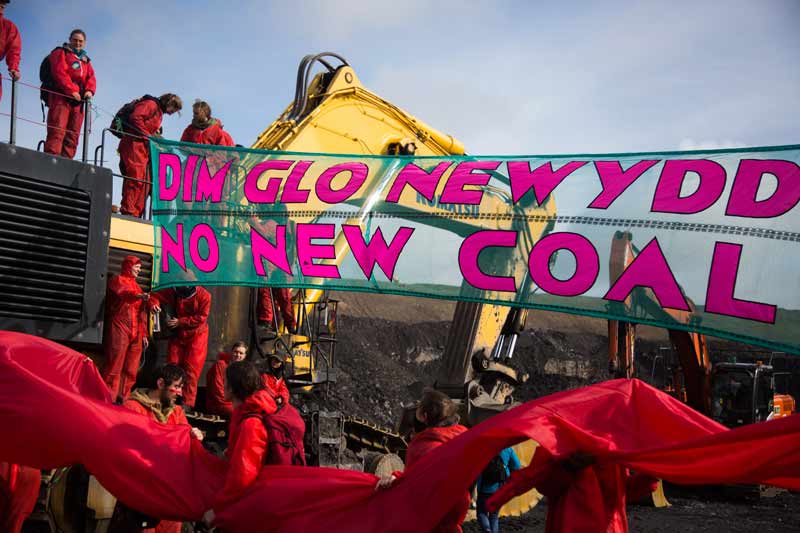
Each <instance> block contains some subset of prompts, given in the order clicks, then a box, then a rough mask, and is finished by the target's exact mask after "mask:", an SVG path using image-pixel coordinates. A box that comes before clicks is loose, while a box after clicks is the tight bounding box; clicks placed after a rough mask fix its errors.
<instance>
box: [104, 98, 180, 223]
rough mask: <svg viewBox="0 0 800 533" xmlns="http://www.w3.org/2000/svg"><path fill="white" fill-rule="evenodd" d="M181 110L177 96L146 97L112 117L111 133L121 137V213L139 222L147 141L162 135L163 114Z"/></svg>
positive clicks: (147, 190) (144, 194) (147, 185)
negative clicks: (122, 179) (122, 178)
mask: <svg viewBox="0 0 800 533" xmlns="http://www.w3.org/2000/svg"><path fill="white" fill-rule="evenodd" d="M182 107H183V102H182V101H181V99H180V97H179V96H178V95H176V94H172V93H166V94H162V95H161V96H159V97H158V98H156V97H154V96H150V95H149V94H146V95H144V96H143V97H141V98H139V99H137V100H134V101H133V102H129V103H127V104H125V105H124V106H122V108H121V109H120V110H119V111H118V112H117V114H116V115H115V116H114V119H113V120H112V123H111V128H110V129H111V132H112V133H113V134H114V135H116V136H118V137H120V141H119V149H118V151H119V170H120V172H121V173H122V175H123V176H125V177H126V178H133V179H125V180H124V182H123V184H122V203H121V205H120V213H122V214H123V215H131V216H134V217H137V218H141V217H142V215H144V204H145V201H146V200H147V196H148V195H149V194H150V178H149V165H148V161H149V159H150V147H149V146H148V138H149V137H151V136H160V135H161V133H160V132H161V121H162V119H163V117H164V114H167V115H172V114H173V113H177V112H178V111H180V110H181V108H182Z"/></svg>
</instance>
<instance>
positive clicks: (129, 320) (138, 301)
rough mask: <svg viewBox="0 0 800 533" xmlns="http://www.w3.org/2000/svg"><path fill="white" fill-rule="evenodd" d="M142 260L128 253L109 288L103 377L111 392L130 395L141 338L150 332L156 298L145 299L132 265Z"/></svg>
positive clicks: (116, 395) (113, 395)
mask: <svg viewBox="0 0 800 533" xmlns="http://www.w3.org/2000/svg"><path fill="white" fill-rule="evenodd" d="M140 263H141V260H140V259H139V258H138V257H136V256H134V255H129V256H127V257H126V258H125V260H124V261H123V262H122V273H120V274H119V275H118V276H113V277H112V278H111V279H110V280H109V282H108V290H107V291H106V310H107V316H108V321H109V323H108V325H107V329H106V337H105V339H104V341H105V342H104V346H103V348H104V351H105V358H106V365H105V368H104V370H103V379H105V381H106V383H107V384H108V388H109V389H110V390H111V396H112V397H113V398H116V397H118V396H121V397H122V398H127V397H128V394H130V392H131V388H132V387H133V384H134V383H135V382H136V373H137V372H138V371H139V363H140V361H141V357H142V348H143V344H142V339H144V338H145V337H146V336H147V311H148V308H150V307H152V306H153V305H154V303H155V302H150V304H149V305H148V303H146V302H145V301H144V300H143V299H142V294H143V292H142V289H141V287H139V284H138V283H136V278H135V277H134V275H133V266H134V265H136V264H140Z"/></svg>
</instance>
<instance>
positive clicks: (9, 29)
mask: <svg viewBox="0 0 800 533" xmlns="http://www.w3.org/2000/svg"><path fill="white" fill-rule="evenodd" d="M9 1H10V0H0V61H2V60H3V59H5V60H6V65H8V75H9V76H11V79H12V80H18V79H19V59H20V57H21V56H22V40H21V39H20V36H19V30H18V29H17V25H16V24H14V23H13V22H11V21H10V20H8V19H7V18H5V17H4V16H3V15H4V14H5V9H6V4H8V2H9ZM2 89H3V88H2V86H1V85H0V96H2V94H3V91H2Z"/></svg>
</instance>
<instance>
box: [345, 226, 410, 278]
mask: <svg viewBox="0 0 800 533" xmlns="http://www.w3.org/2000/svg"><path fill="white" fill-rule="evenodd" d="M342 231H343V232H344V237H345V239H346V240H347V244H348V245H349V246H350V249H351V250H352V251H353V257H354V258H355V260H356V262H357V263H358V266H359V267H360V268H361V271H362V272H363V273H364V276H366V278H367V279H370V278H372V271H373V270H374V269H375V263H377V264H378V266H379V267H380V268H381V270H383V273H384V274H386V277H387V278H389V279H390V280H391V279H392V278H393V277H394V269H395V266H396V265H397V260H398V258H399V257H400V252H402V251H403V248H404V247H405V245H406V243H408V239H410V238H411V234H412V233H414V229H413V228H406V227H401V228H400V229H399V230H397V233H396V234H395V236H394V237H393V238H392V242H391V244H389V245H388V246H387V244H386V240H385V239H384V238H383V233H382V232H381V228H377V230H376V231H375V235H374V236H373V237H372V239H371V240H370V241H369V244H367V242H366V241H365V240H364V236H363V235H362V234H361V228H360V227H359V226H349V225H343V226H342Z"/></svg>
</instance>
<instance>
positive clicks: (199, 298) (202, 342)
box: [154, 287, 211, 409]
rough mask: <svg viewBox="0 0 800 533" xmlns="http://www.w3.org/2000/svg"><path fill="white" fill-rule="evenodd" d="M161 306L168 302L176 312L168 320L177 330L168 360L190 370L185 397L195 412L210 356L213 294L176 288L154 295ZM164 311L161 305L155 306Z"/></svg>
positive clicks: (171, 342)
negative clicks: (209, 316)
mask: <svg viewBox="0 0 800 533" xmlns="http://www.w3.org/2000/svg"><path fill="white" fill-rule="evenodd" d="M154 296H155V297H156V298H157V299H158V302H159V303H168V304H169V305H171V306H172V308H173V309H174V310H175V315H176V316H174V317H171V318H169V319H167V327H169V328H170V329H174V330H175V334H174V335H173V336H172V337H170V339H169V352H168V354H167V361H168V362H170V363H173V364H177V365H180V367H181V368H183V369H184V370H185V371H186V383H185V384H184V387H183V389H184V394H183V396H184V398H185V400H186V406H187V407H189V408H191V409H194V402H195V399H196V397H197V380H198V379H199V378H200V372H201V371H202V370H203V365H205V362H206V356H207V355H208V352H207V347H208V314H209V312H210V311H211V294H209V292H208V291H207V290H205V289H204V288H203V287H176V288H174V289H164V290H162V291H158V292H157V293H154ZM155 309H156V311H160V310H161V307H160V306H159V305H156V306H155Z"/></svg>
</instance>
